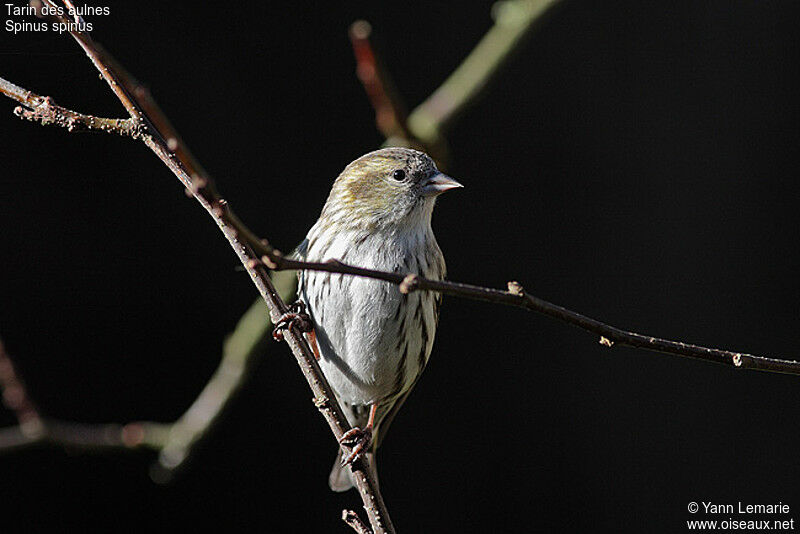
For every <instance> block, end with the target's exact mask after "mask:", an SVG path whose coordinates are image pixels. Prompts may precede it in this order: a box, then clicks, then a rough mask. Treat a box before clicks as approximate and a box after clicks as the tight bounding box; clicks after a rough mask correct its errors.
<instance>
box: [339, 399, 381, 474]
mask: <svg viewBox="0 0 800 534" xmlns="http://www.w3.org/2000/svg"><path fill="white" fill-rule="evenodd" d="M377 411H378V405H377V404H370V405H369V419H368V420H367V426H365V427H364V429H363V430H362V429H360V428H359V427H357V426H356V427H353V428H351V429H350V430H348V431H347V432H345V433H344V435H343V436H342V438H341V439H340V440H339V443H341V444H342V445H345V446H347V447H350V454H348V455H347V456H345V457H344V458H342V465H348V464H351V463H353V462H355V461H356V460H358V459H359V458H360V457H361V455H362V454H363V453H364V452H366V451H367V449H369V446H370V444H371V443H372V427H373V425H374V424H375V412H377Z"/></svg>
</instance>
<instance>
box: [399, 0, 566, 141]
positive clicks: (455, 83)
mask: <svg viewBox="0 0 800 534" xmlns="http://www.w3.org/2000/svg"><path fill="white" fill-rule="evenodd" d="M556 4H558V1H557V0H501V1H499V2H497V3H496V4H495V5H494V6H493V8H492V14H493V16H494V19H495V24H494V26H493V27H492V28H491V29H490V30H489V31H488V32H487V33H486V35H484V36H483V38H482V39H481V41H480V42H479V43H478V45H477V46H476V47H475V48H474V49H473V50H472V51H471V52H470V53H469V55H468V56H467V57H466V58H465V59H464V61H463V62H462V63H461V64H460V65H459V66H458V68H456V70H455V71H453V73H452V74H451V75H450V76H449V77H448V78H447V80H445V82H444V83H443V84H442V85H441V86H440V87H439V88H438V89H436V91H434V92H433V94H431V96H429V97H428V98H427V99H426V100H425V101H424V102H423V103H422V104H420V105H419V106H417V108H416V109H414V111H412V112H411V115H409V117H408V126H409V128H410V130H411V132H412V133H413V135H414V137H415V138H416V139H418V140H420V142H422V144H423V145H425V146H435V145H437V144H438V143H441V142H442V137H443V135H444V132H445V130H446V128H447V126H448V125H450V124H452V122H453V120H454V119H455V118H456V117H457V115H458V114H459V113H460V112H462V111H464V110H465V109H466V108H467V107H468V106H469V104H471V103H472V102H473V101H474V100H475V98H476V97H477V96H478V95H480V93H481V91H482V90H483V89H484V88H485V87H486V86H487V84H488V83H489V82H490V81H491V80H492V79H493V78H494V76H495V75H496V74H497V72H498V71H499V70H500V68H501V67H502V66H503V64H504V63H505V61H506V60H507V59H508V58H509V57H510V55H511V54H512V53H513V52H514V51H515V50H518V49H519V45H520V43H521V41H522V39H523V38H524V37H525V36H526V35H527V34H529V33H530V30H531V29H532V28H533V27H534V23H536V22H540V21H541V20H542V15H543V14H545V11H547V10H548V9H549V8H550V7H551V6H554V5H556Z"/></svg>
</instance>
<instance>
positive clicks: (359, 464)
mask: <svg viewBox="0 0 800 534" xmlns="http://www.w3.org/2000/svg"><path fill="white" fill-rule="evenodd" d="M43 2H44V3H45V4H46V5H48V6H50V7H55V4H54V3H53V2H52V0H43ZM58 18H59V20H61V21H62V22H65V23H68V22H69V20H68V19H67V18H66V16H63V15H62V16H60V17H58ZM62 19H63V20H62ZM70 35H72V37H73V38H74V39H75V40H76V41H77V42H78V44H79V45H80V46H81V47H82V48H83V50H84V51H85V52H86V54H87V56H88V57H89V59H90V60H91V61H92V63H93V64H94V66H95V68H97V70H98V71H99V72H100V75H101V76H102V78H103V79H104V80H105V81H106V83H107V84H108V85H109V87H110V88H111V90H112V91H113V92H114V94H115V95H116V96H117V98H118V100H119V101H120V102H121V103H122V105H123V106H124V107H125V109H126V110H127V111H128V114H129V115H130V117H131V119H133V120H134V121H136V122H138V123H140V124H141V125H142V130H143V131H142V134H141V136H140V139H141V140H142V141H143V142H144V143H145V145H147V147H148V148H150V149H151V150H152V151H153V152H154V153H155V154H156V156H157V157H158V158H159V159H160V160H161V161H162V162H163V163H164V164H165V165H166V166H167V167H168V168H169V169H170V170H171V171H172V173H173V174H175V176H176V177H177V178H178V179H179V180H180V181H181V183H183V185H184V186H185V187H186V189H187V191H189V192H190V193H191V195H192V196H193V197H194V198H195V199H196V200H197V201H198V202H199V203H200V204H201V205H202V206H203V208H204V209H205V210H206V211H207V212H208V213H209V215H210V216H211V217H212V218H213V219H214V221H215V222H216V223H217V226H218V227H219V228H220V230H221V231H222V233H223V235H224V236H225V238H226V239H227V240H228V242H229V243H230V245H231V247H232V248H233V249H234V251H235V252H236V255H237V256H238V257H239V260H240V261H241V262H242V265H244V268H245V270H246V271H247V273H248V274H249V275H250V278H251V280H252V281H253V283H254V284H255V286H256V288H257V289H258V291H259V293H260V294H261V296H262V298H263V299H264V301H265V302H266V304H267V307H268V308H269V311H270V317H271V318H272V321H273V323H276V322H277V321H278V320H279V319H280V317H281V316H282V315H283V314H284V313H286V312H287V310H288V308H287V306H286V303H285V302H284V301H283V299H282V298H281V297H280V295H278V293H277V291H276V290H275V287H274V286H273V284H272V281H271V280H270V277H269V274H268V271H267V269H265V268H264V266H263V264H261V263H260V262H259V261H258V256H257V255H256V254H255V253H254V252H253V250H252V248H251V247H250V245H249V241H250V239H247V238H251V239H255V240H256V241H257V242H258V240H257V239H256V238H255V237H254V234H253V233H252V232H250V231H249V230H247V229H246V227H245V226H244V225H243V224H242V223H241V221H239V219H238V218H237V217H236V216H235V215H234V214H233V212H232V210H231V209H230V207H229V206H228V203H227V202H226V201H225V200H224V199H223V198H222V197H221V196H220V195H219V193H218V192H217V191H216V188H215V187H214V186H213V183H212V182H211V179H210V178H209V177H208V175H206V173H205V172H204V171H203V170H202V169H201V168H200V167H199V166H198V165H196V164H195V162H194V160H193V158H191V156H190V153H189V150H188V149H187V148H186V147H185V146H184V145H183V142H182V141H181V140H180V137H178V136H177V135H176V134H174V130H172V129H171V127H169V131H161V130H159V126H161V127H164V128H168V125H169V121H168V120H167V119H166V117H165V116H164V115H163V113H162V112H161V110H160V109H158V107H157V106H154V105H151V104H152V100H150V99H147V98H145V97H146V95H145V94H143V93H142V91H141V86H140V85H139V84H138V83H137V82H135V80H133V78H132V77H131V76H130V75H128V74H127V73H126V72H125V71H124V69H122V68H121V67H120V66H119V65H118V64H117V63H116V62H115V61H114V60H113V58H111V56H110V55H109V54H108V53H107V52H105V50H103V49H102V48H101V47H99V46H98V45H97V44H96V43H94V41H93V40H92V39H91V37H90V36H89V35H88V34H86V33H84V32H80V31H71V32H70ZM15 87H16V86H15ZM19 90H20V91H24V89H22V88H19ZM240 230H241V231H242V232H244V236H242V235H240V233H241V232H240ZM284 339H285V340H286V341H287V343H288V344H289V347H290V348H291V350H292V353H293V354H294V356H295V358H296V360H297V363H298V365H299V366H300V369H301V371H302V372H303V375H304V376H305V378H306V381H307V382H308V384H309V387H310V388H311V390H312V392H313V394H314V404H315V406H317V408H318V409H319V411H320V412H321V413H322V415H323V417H325V419H326V421H327V422H328V426H329V427H330V428H331V431H332V432H333V434H334V437H335V438H336V440H337V442H338V440H339V439H340V438H341V437H342V436H343V435H344V434H345V433H346V432H347V431H349V430H350V429H351V427H350V424H349V423H348V421H347V418H346V417H345V416H344V413H343V412H342V409H341V407H340V406H339V403H338V401H337V400H336V397H335V394H334V393H333V390H332V389H331V387H330V385H329V384H328V382H327V380H326V379H325V376H324V375H323V374H322V371H321V369H320V368H319V364H318V363H317V361H316V359H315V357H314V354H313V352H312V350H311V348H310V347H309V345H308V342H307V341H306V339H305V337H304V336H303V333H302V332H300V331H299V330H298V329H297V328H296V327H295V326H290V327H289V328H288V329H287V331H286V333H285V335H284ZM350 469H351V473H352V475H353V479H354V481H355V486H356V488H357V489H358V491H359V494H360V495H361V499H362V501H363V504H364V508H365V510H366V511H367V516H368V517H369V521H370V524H371V525H372V529H373V531H374V532H375V534H382V533H393V532H394V526H393V525H392V522H391V519H390V518H389V514H388V510H387V509H386V505H385V504H384V502H383V497H382V496H381V494H380V490H379V489H378V485H377V480H375V478H374V477H373V475H372V473H371V471H370V470H369V469H368V468H367V466H366V464H365V462H364V460H363V459H358V460H357V461H355V462H353V463H352V464H351V465H350Z"/></svg>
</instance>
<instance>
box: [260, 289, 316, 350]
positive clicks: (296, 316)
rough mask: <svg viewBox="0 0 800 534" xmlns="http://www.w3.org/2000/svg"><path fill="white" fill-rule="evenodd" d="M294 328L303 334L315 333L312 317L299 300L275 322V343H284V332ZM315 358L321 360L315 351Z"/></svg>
mask: <svg viewBox="0 0 800 534" xmlns="http://www.w3.org/2000/svg"><path fill="white" fill-rule="evenodd" d="M292 327H296V328H297V329H298V330H300V331H301V332H313V331H314V324H313V323H312V322H311V317H309V316H308V314H307V313H306V305H305V304H303V302H302V301H299V300H298V301H297V302H294V303H292V304H290V305H289V310H288V311H287V312H286V313H284V314H283V315H281V317H280V319H278V320H277V321H275V328H273V330H272V337H273V338H275V341H283V331H284V330H286V329H287V328H292ZM315 345H316V336H315ZM317 350H319V349H317ZM314 356H316V357H317V359H319V356H318V354H317V351H314Z"/></svg>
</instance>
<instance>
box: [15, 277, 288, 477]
mask: <svg viewBox="0 0 800 534" xmlns="http://www.w3.org/2000/svg"><path fill="white" fill-rule="evenodd" d="M273 278H274V283H275V286H276V287H277V288H278V290H279V293H280V294H281V295H283V296H284V298H288V297H289V296H291V295H294V293H295V286H296V280H297V278H296V276H295V275H294V273H290V272H285V273H281V276H274V277H273ZM271 328H272V323H271V321H270V319H269V315H268V314H267V312H266V310H265V309H264V303H263V302H262V301H258V303H257V304H256V305H253V306H252V307H251V308H250V310H248V312H247V313H245V314H244V316H243V317H242V318H241V319H240V320H239V324H237V326H236V329H235V331H234V332H233V333H232V334H231V336H230V337H229V338H228V339H226V340H225V344H224V346H223V352H222V359H221V360H220V364H219V366H218V367H217V370H216V371H215V372H214V375H213V376H212V377H211V379H210V380H209V381H208V383H207V384H206V386H205V387H204V388H203V391H202V392H201V393H200V395H198V397H197V398H196V399H195V401H194V402H193V403H192V405H191V406H190V407H189V409H187V410H186V412H185V413H184V414H183V415H182V416H181V417H180V418H179V419H178V420H177V421H175V422H173V423H156V422H150V421H139V422H132V423H127V424H104V425H88V424H83V423H77V422H74V421H62V420H55V419H50V418H46V417H42V416H41V415H40V413H39V411H38V410H37V409H36V408H35V405H34V403H33V402H32V401H31V400H30V398H29V395H28V394H27V392H26V390H25V388H24V384H23V383H22V381H21V380H20V379H19V377H18V375H17V373H16V372H15V371H14V367H13V363H12V362H11V359H10V358H9V357H8V354H7V353H6V352H5V350H4V349H3V346H2V344H0V391H2V392H3V395H4V397H5V398H6V399H8V401H7V405H8V406H9V408H10V409H12V410H13V411H14V413H15V414H16V416H17V420H18V421H19V424H18V425H17V426H13V427H8V428H3V429H0V453H8V452H12V451H14V450H16V449H19V448H22V447H27V446H32V445H38V444H50V445H58V446H64V447H70V448H78V449H84V450H86V449H88V450H108V449H120V450H124V449H137V448H147V449H153V450H156V451H159V452H160V454H159V461H158V463H157V464H156V465H155V466H154V468H153V470H152V474H153V478H154V479H155V480H156V481H157V482H164V481H166V480H169V479H170V478H171V477H172V475H173V473H174V472H175V471H176V470H177V469H179V468H180V467H182V466H183V465H184V464H185V462H186V460H187V459H188V458H189V457H190V454H191V452H192V450H193V449H194V447H196V445H197V444H198V443H199V442H200V440H201V439H202V438H203V437H205V436H207V435H208V434H209V431H210V430H211V429H212V428H213V426H214V424H215V422H216V421H217V420H218V419H219V416H220V415H221V413H222V412H223V411H224V410H225V408H226V407H227V406H228V405H230V403H231V401H232V400H233V398H234V397H235V394H236V392H237V391H238V390H239V389H240V388H241V386H242V385H243V383H244V381H245V379H246V377H247V376H248V374H249V373H248V371H249V369H250V368H251V367H252V364H253V362H254V361H255V358H254V355H255V354H260V353H261V352H262V350H263V345H264V343H265V342H266V340H267V339H269V336H268V334H269V332H270V331H271Z"/></svg>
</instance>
